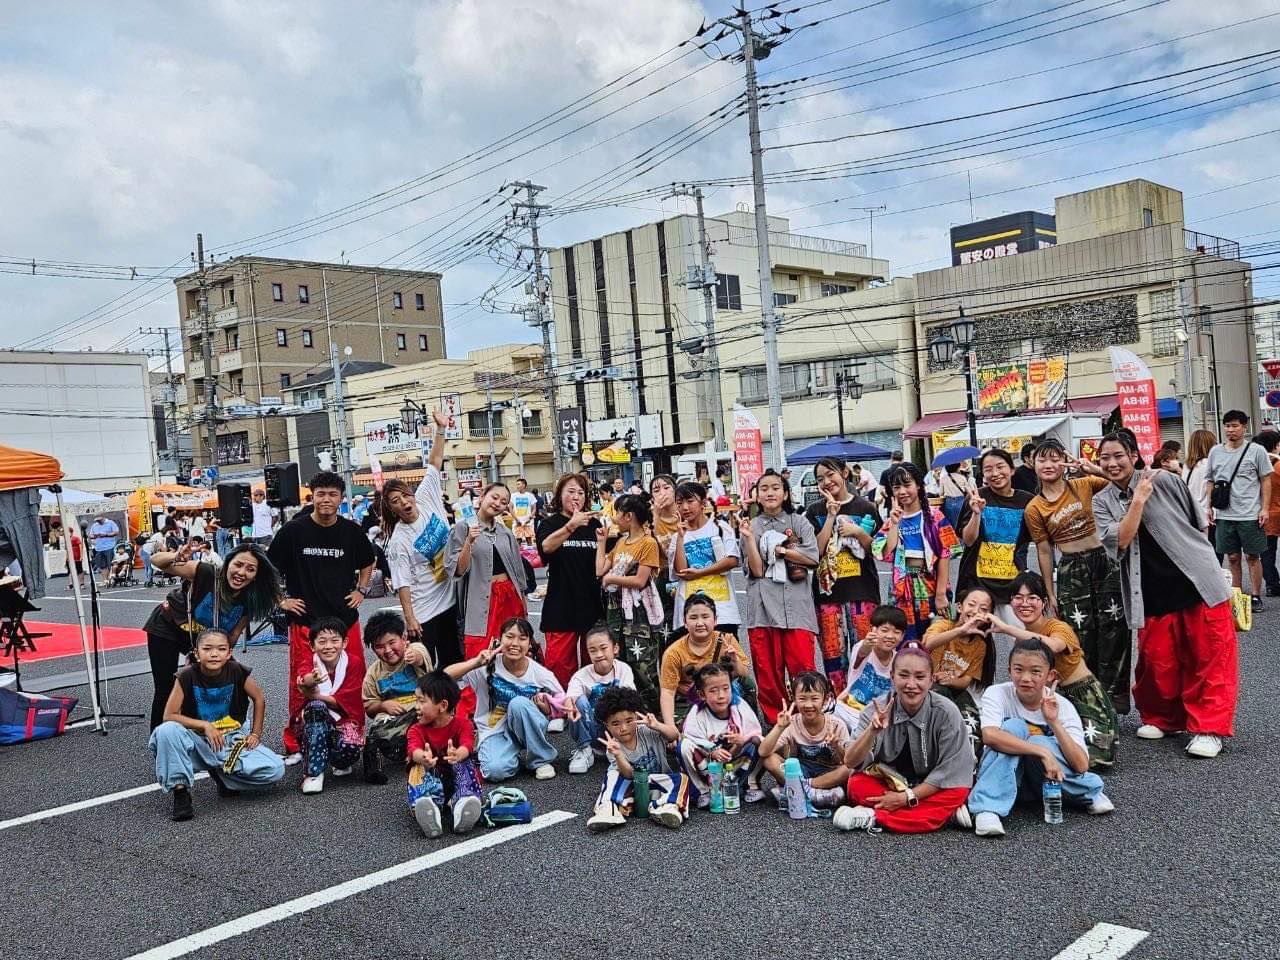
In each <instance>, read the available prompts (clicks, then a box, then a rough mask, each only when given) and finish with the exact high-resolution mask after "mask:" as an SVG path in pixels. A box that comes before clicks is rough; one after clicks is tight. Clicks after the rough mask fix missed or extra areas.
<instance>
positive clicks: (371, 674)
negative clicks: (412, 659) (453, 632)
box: [360, 614, 432, 709]
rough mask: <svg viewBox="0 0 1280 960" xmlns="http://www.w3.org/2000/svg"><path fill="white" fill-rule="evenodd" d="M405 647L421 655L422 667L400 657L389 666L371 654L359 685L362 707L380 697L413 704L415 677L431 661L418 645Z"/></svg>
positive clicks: (372, 704) (375, 703) (425, 670)
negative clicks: (392, 665) (370, 660)
mask: <svg viewBox="0 0 1280 960" xmlns="http://www.w3.org/2000/svg"><path fill="white" fill-rule="evenodd" d="M415 616H416V614H415ZM409 649H411V650H416V651H417V652H418V653H420V654H421V655H422V658H423V660H422V662H423V663H425V664H426V666H425V667H416V666H413V665H412V664H410V663H408V662H406V661H404V660H401V661H400V662H399V663H398V664H396V665H395V666H394V667H389V666H387V665H386V664H385V663H383V662H382V658H380V657H378V656H377V655H374V657H373V658H372V662H371V663H370V664H369V667H368V669H367V670H365V672H364V683H363V685H362V686H361V687H360V699H361V700H363V701H364V705H365V708H366V709H370V708H376V707H377V706H378V704H380V703H381V702H382V701H384V700H396V701H398V702H400V703H403V704H404V705H405V706H407V707H412V706H413V705H414V702H415V698H414V693H415V692H416V691H417V689H418V678H419V677H422V676H425V675H426V674H428V673H430V672H431V668H432V664H431V653H430V651H428V650H427V648H426V647H424V646H423V645H422V644H420V643H411V644H409Z"/></svg>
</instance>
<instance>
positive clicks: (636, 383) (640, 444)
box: [631, 357, 644, 487]
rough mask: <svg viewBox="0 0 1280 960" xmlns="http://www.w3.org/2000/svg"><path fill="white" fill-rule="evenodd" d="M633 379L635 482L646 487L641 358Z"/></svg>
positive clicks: (637, 362) (636, 364) (636, 365)
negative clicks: (641, 417)
mask: <svg viewBox="0 0 1280 960" xmlns="http://www.w3.org/2000/svg"><path fill="white" fill-rule="evenodd" d="M632 374H633V376H632V377H631V410H632V422H633V423H634V424H635V427H634V428H633V429H634V430H635V434H636V440H635V451H636V469H635V477H634V478H633V479H634V482H635V483H638V484H640V486H641V487H643V486H644V440H642V439H641V437H640V358H639V357H636V362H635V365H634V368H633V370H632Z"/></svg>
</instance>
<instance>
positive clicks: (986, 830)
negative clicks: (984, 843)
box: [973, 813, 1004, 837]
mask: <svg viewBox="0 0 1280 960" xmlns="http://www.w3.org/2000/svg"><path fill="white" fill-rule="evenodd" d="M973 832H974V833H976V834H977V835H978V836H980V837H1003V836H1004V824H1003V823H1001V822H1000V817H999V815H998V814H994V813H980V814H978V815H977V816H976V817H974V818H973Z"/></svg>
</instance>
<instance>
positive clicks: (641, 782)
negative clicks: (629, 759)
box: [631, 763, 649, 817]
mask: <svg viewBox="0 0 1280 960" xmlns="http://www.w3.org/2000/svg"><path fill="white" fill-rule="evenodd" d="M631 777H632V789H633V790H634V793H635V805H634V806H633V807H632V809H631V815H632V816H633V817H647V816H649V768H648V767H647V766H645V765H644V764H643V763H637V764H634V765H633V767H632V771H631Z"/></svg>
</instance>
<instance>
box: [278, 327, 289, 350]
mask: <svg viewBox="0 0 1280 960" xmlns="http://www.w3.org/2000/svg"><path fill="white" fill-rule="evenodd" d="M288 345H289V331H288V330H286V329H284V327H276V346H277V347H287V346H288Z"/></svg>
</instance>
